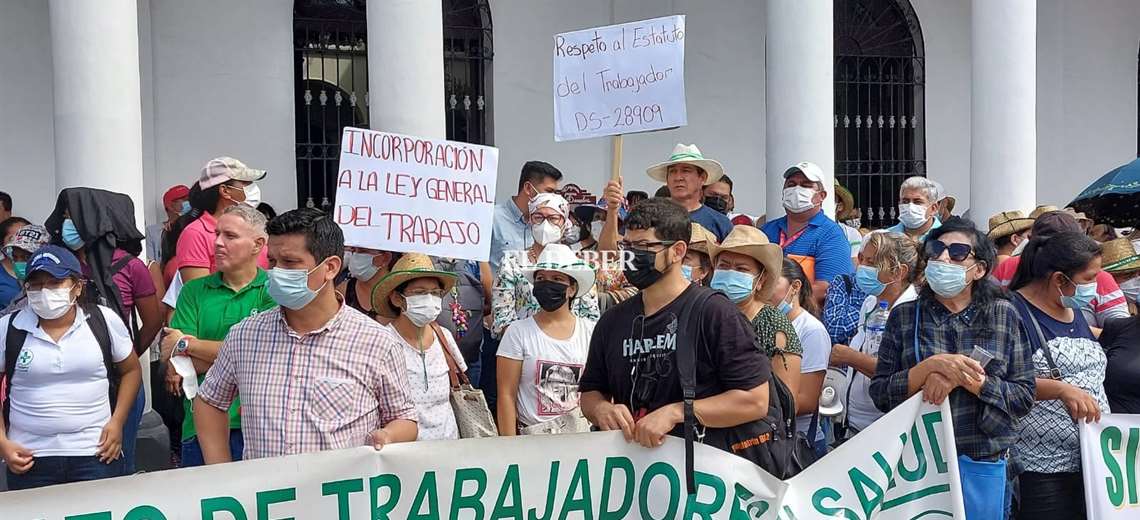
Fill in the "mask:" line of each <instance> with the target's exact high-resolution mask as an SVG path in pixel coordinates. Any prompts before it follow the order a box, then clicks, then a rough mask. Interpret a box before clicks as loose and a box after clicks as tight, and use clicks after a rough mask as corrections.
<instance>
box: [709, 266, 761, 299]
mask: <svg viewBox="0 0 1140 520" xmlns="http://www.w3.org/2000/svg"><path fill="white" fill-rule="evenodd" d="M755 283H756V279H755V278H754V277H753V276H752V275H750V274H748V273H742V272H740V271H729V270H727V269H717V270H716V271H715V272H713V277H712V282H711V283H710V284H709V287H711V288H712V289H713V290H714V291H720V292H722V293H724V295H725V296H728V299H729V300H732V303H740V302H743V301H744V300H747V299H748V297H749V296H752V290H753V288H754V286H755Z"/></svg>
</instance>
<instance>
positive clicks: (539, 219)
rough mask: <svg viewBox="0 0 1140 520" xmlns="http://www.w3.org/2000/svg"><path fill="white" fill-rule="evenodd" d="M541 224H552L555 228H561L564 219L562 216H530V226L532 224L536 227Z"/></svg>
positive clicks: (536, 214)
mask: <svg viewBox="0 0 1140 520" xmlns="http://www.w3.org/2000/svg"><path fill="white" fill-rule="evenodd" d="M543 222H549V223H551V224H554V225H555V226H561V225H562V224H563V223H565V222H566V217H563V216H562V215H541V214H538V213H535V214H534V215H531V216H530V223H531V224H534V225H536V226H537V225H539V224H542V223H543Z"/></svg>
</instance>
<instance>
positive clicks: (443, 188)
mask: <svg viewBox="0 0 1140 520" xmlns="http://www.w3.org/2000/svg"><path fill="white" fill-rule="evenodd" d="M498 166H499V150H498V149H496V148H493V147H490V146H480V145H476V144H470V143H461V142H456V141H445V140H431V139H424V138H419V137H413V136H407V135H400V134H392V133H387V132H376V131H373V130H365V129H361V128H352V127H346V128H345V129H344V133H343V134H342V135H341V148H340V171H339V173H338V174H337V179H336V207H335V208H334V210H333V216H334V218H335V219H336V223H337V224H339V225H340V227H341V229H342V230H344V241H345V245H348V246H356V247H367V248H370V249H379V250H383V251H398V252H409V251H414V252H419V253H426V254H429V255H435V256H445V257H450V258H463V259H467V260H479V261H486V260H487V258H488V256H490V248H491V226H492V221H493V218H494V213H495V200H494V197H495V181H496V178H497V172H498Z"/></svg>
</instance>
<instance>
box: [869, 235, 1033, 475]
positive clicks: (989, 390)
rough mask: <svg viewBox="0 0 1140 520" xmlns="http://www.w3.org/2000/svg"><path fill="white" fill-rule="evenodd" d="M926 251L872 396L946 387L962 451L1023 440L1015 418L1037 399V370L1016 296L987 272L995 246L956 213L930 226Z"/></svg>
mask: <svg viewBox="0 0 1140 520" xmlns="http://www.w3.org/2000/svg"><path fill="white" fill-rule="evenodd" d="M923 256H924V260H925V261H926V263H927V267H926V270H925V274H926V284H927V285H926V287H923V288H922V292H921V293H920V295H919V298H918V300H917V301H915V302H912V303H905V304H902V305H899V306H898V307H897V308H895V310H894V311H892V312H891V315H890V318H889V319H888V320H887V328H886V331H885V332H884V334H883V342H882V344H881V345H880V346H879V364H878V367H877V369H876V371H875V377H874V379H872V381H871V398H872V399H873V400H874V401H875V406H877V407H878V408H879V409H880V410H882V411H883V412H888V411H890V410H891V409H892V408H894V407H895V406H898V405H899V404H901V403H902V402H903V401H906V400H907V399H908V398H909V397H910V396H912V395H914V394H916V393H918V392H919V391H922V392H923V398H924V399H925V400H926V401H929V402H931V403H935V404H940V403H941V402H942V401H943V400H944V399H946V398H947V397H949V398H950V408H951V409H952V410H953V414H954V417H953V419H954V436H955V440H956V442H957V447H958V453H959V454H962V455H966V456H968V457H970V458H972V459H974V460H986V461H994V460H998V459H1001V458H1004V457H1005V456H1006V454H1007V452H1008V450H1009V448H1010V446H1012V445H1013V443H1014V442H1015V441H1016V440H1017V430H1016V429H1015V427H1014V424H1015V423H1016V422H1017V421H1018V420H1019V419H1020V418H1022V417H1024V416H1025V415H1026V414H1028V413H1029V409H1030V407H1032V406H1033V400H1034V392H1035V383H1034V377H1035V373H1034V370H1033V363H1032V355H1033V350H1032V347H1031V346H1030V343H1029V337H1028V335H1027V333H1026V332H1025V330H1024V329H1023V328H1022V327H1021V325H1020V321H1019V319H1018V315H1017V312H1016V310H1015V309H1014V307H1013V304H1011V303H1010V302H1009V301H1008V300H1007V299H1005V297H1004V296H1003V295H1002V294H1001V292H1000V289H999V288H998V287H997V286H996V285H994V284H993V283H992V282H990V281H988V280H987V279H986V277H987V276H988V274H989V271H990V270H991V266H992V265H993V263H994V261H995V258H996V256H997V255H996V251H995V250H994V246H993V244H992V243H990V241H989V239H987V238H986V237H985V235H982V234H981V233H979V232H978V231H977V230H975V229H974V226H973V224H972V223H971V222H969V221H966V220H962V219H957V218H953V219H950V220H949V221H947V222H946V223H945V224H944V225H943V226H942V227H941V228H939V229H936V230H933V231H931V233H930V236H929V238H928V239H927V241H926V243H925V247H924V255H923ZM916 339H917V343H918V344H917V352H916ZM975 349H981V350H983V351H985V354H986V356H974V357H981V358H985V357H991V358H992V359H990V360H989V361H988V362H986V364H985V366H984V367H983V365H982V364H981V363H979V362H978V361H976V360H975V359H972V358H971V353H973V351H974V350H975Z"/></svg>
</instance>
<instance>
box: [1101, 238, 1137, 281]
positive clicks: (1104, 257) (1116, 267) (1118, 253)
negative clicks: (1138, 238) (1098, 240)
mask: <svg viewBox="0 0 1140 520" xmlns="http://www.w3.org/2000/svg"><path fill="white" fill-rule="evenodd" d="M1101 269H1104V270H1105V271H1108V272H1110V273H1125V272H1128V271H1133V270H1136V269H1140V252H1137V251H1136V246H1133V245H1132V241H1131V240H1129V239H1128V237H1124V238H1116V239H1113V240H1109V241H1108V242H1105V243H1103V244H1101Z"/></svg>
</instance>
